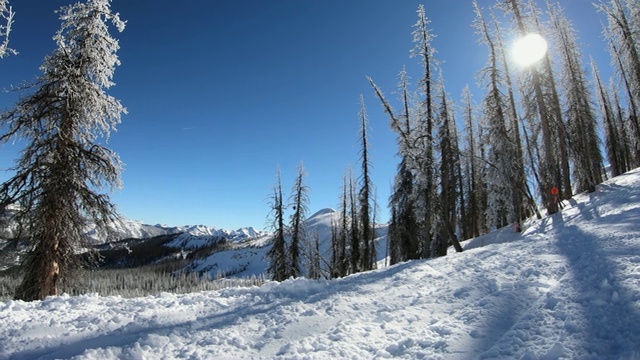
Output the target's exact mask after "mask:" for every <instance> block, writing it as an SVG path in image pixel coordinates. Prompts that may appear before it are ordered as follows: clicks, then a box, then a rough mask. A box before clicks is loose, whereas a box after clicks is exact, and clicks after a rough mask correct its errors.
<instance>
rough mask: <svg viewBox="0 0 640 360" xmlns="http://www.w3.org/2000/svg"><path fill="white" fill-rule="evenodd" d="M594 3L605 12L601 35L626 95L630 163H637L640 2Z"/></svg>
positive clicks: (639, 144) (639, 151)
mask: <svg viewBox="0 0 640 360" xmlns="http://www.w3.org/2000/svg"><path fill="white" fill-rule="evenodd" d="M596 7H597V8H598V10H600V11H603V12H604V13H605V14H606V15H607V19H608V23H609V25H608V29H606V30H605V37H606V39H607V41H608V43H609V46H610V49H611V57H612V59H613V64H614V65H615V66H616V67H617V71H618V75H619V76H620V78H621V79H622V80H623V82H622V83H623V85H624V87H625V90H626V91H625V92H626V94H627V96H628V101H629V107H630V110H631V111H630V116H629V118H628V121H629V123H630V126H629V127H630V128H631V129H632V138H633V142H634V144H633V152H634V157H633V158H634V165H639V166H640V119H639V116H638V111H639V110H638V109H639V108H640V45H639V42H640V15H638V14H639V13H640V11H639V10H638V8H640V6H639V5H638V4H637V2H636V1H626V3H623V2H622V0H609V4H604V3H599V4H597V5H596Z"/></svg>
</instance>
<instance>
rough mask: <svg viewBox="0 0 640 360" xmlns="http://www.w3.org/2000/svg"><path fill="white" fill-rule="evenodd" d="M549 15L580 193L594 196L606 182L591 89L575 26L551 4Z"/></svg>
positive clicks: (576, 181)
mask: <svg viewBox="0 0 640 360" xmlns="http://www.w3.org/2000/svg"><path fill="white" fill-rule="evenodd" d="M548 11H549V14H550V16H551V22H552V25H553V28H554V30H555V33H556V34H557V37H558V47H559V51H558V53H559V54H561V59H562V69H563V71H562V78H561V86H562V88H563V90H564V93H565V97H566V106H567V110H566V115H565V118H566V119H567V129H568V136H569V144H570V150H571V154H572V158H573V165H574V166H573V177H574V181H575V183H576V185H577V188H576V191H578V192H582V191H589V192H593V191H595V187H596V185H597V184H599V183H601V182H602V173H601V169H602V155H601V153H600V146H599V140H598V133H597V121H596V116H595V113H594V111H593V108H592V106H591V94H590V91H589V85H588V83H587V79H586V74H585V71H584V69H583V65H582V61H581V53H580V51H579V49H578V44H577V41H576V37H575V31H574V30H573V27H572V25H571V23H570V22H569V21H568V19H567V18H566V17H565V16H564V14H563V13H562V10H561V9H560V7H559V6H552V5H550V4H548Z"/></svg>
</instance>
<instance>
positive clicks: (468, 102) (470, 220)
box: [460, 86, 484, 239]
mask: <svg viewBox="0 0 640 360" xmlns="http://www.w3.org/2000/svg"><path fill="white" fill-rule="evenodd" d="M472 98H473V96H472V95H471V90H470V89H469V86H465V88H464V89H463V92H462V103H463V105H462V106H463V116H462V117H463V121H464V133H465V134H466V136H465V138H464V140H465V141H464V142H465V145H464V149H463V151H462V154H463V156H462V163H463V164H462V169H463V176H462V177H463V181H464V187H463V191H462V195H461V196H462V200H461V201H463V202H464V203H465V204H466V208H467V211H466V213H467V216H463V217H462V219H460V221H461V226H462V237H463V238H464V239H469V238H472V237H476V236H480V235H481V233H480V225H479V224H480V222H479V219H480V217H481V216H480V214H481V213H484V211H482V209H481V208H480V201H479V199H480V196H479V195H480V193H482V192H484V190H483V188H484V181H480V179H479V177H480V176H479V174H478V171H479V169H480V168H481V166H482V165H481V164H480V163H479V151H478V149H477V143H478V141H477V140H476V131H475V121H476V118H475V114H474V113H475V111H474V105H473V102H472ZM482 217H484V216H482Z"/></svg>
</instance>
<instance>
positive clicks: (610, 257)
mask: <svg viewBox="0 0 640 360" xmlns="http://www.w3.org/2000/svg"><path fill="white" fill-rule="evenodd" d="M465 246H466V249H467V250H466V251H465V252H463V253H460V254H455V253H452V254H451V255H449V256H447V257H444V258H439V259H434V260H428V261H413V262H408V263H403V264H399V265H396V266H393V267H390V268H386V269H381V270H377V271H373V272H369V273H364V274H358V275H355V276H350V277H347V278H344V279H339V280H334V281H310V280H305V279H297V280H290V281H285V282H283V283H267V284H265V285H264V286H262V287H260V288H257V287H255V288H245V289H226V290H222V291H216V292H203V293H196V294H185V295H172V294H160V295H158V296H154V297H146V298H137V299H122V298H119V297H100V296H98V295H87V296H80V297H68V296H60V297H51V298H48V299H46V300H45V301H42V302H33V303H24V302H21V301H9V302H4V303H2V302H0V358H1V359H57V358H73V359H161V358H166V359H172V358H183V359H213V358H217V359H236V358H259V359H262V358H265V359H270V358H282V359H301V358H306V359H377V358H380V359H383V358H405V359H416V358H429V359H432V358H435V359H439V358H442V359H476V358H477V359H494V358H495V359H498V358H499V359H504V358H516V359H561V358H566V359H576V358H580V359H639V358H640V171H634V172H632V173H629V174H626V175H623V176H620V177H618V178H616V179H614V180H613V181H610V182H608V183H606V184H604V185H602V186H601V187H600V188H599V190H598V191H597V192H596V193H593V194H588V195H579V196H576V197H575V198H574V199H572V200H571V201H569V202H565V208H564V210H563V211H562V212H561V213H559V214H556V215H554V216H552V217H548V218H545V219H543V220H541V221H535V222H532V223H530V224H529V225H528V227H527V229H526V230H525V231H524V232H523V233H522V234H516V233H514V232H513V231H511V229H507V228H505V229H502V230H500V231H498V232H495V233H492V234H490V235H488V236H484V237H482V238H478V239H474V240H472V241H470V242H467V243H466V244H465Z"/></svg>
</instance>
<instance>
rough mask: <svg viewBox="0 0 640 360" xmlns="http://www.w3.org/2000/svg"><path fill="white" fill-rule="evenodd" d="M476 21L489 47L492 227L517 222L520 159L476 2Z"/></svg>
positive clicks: (486, 105) (486, 107)
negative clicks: (515, 176)
mask: <svg viewBox="0 0 640 360" xmlns="http://www.w3.org/2000/svg"><path fill="white" fill-rule="evenodd" d="M474 5H475V9H476V21H475V23H474V26H475V27H476V30H477V32H478V33H479V35H480V37H481V42H482V43H484V44H485V45H487V47H488V48H489V64H488V65H487V66H486V67H485V68H484V69H483V70H482V71H481V73H480V77H481V82H482V83H484V84H485V87H486V88H487V95H486V96H485V99H484V102H483V116H484V118H485V120H484V121H485V122H486V124H487V125H488V129H487V130H488V134H487V136H488V143H489V144H491V146H490V147H489V154H488V164H487V165H488V167H487V175H488V176H487V179H488V182H487V196H488V211H487V214H486V216H487V222H488V223H489V226H490V227H492V228H500V227H502V226H505V225H507V224H508V223H511V222H517V221H518V220H519V219H518V216H519V214H516V208H514V206H513V205H514V204H513V202H512V199H513V198H514V197H515V196H516V194H518V193H519V191H520V189H518V187H519V186H520V184H518V183H517V182H516V181H514V179H513V177H512V175H513V173H512V169H513V167H514V166H513V163H514V162H516V161H518V159H516V158H515V155H516V154H517V152H516V149H515V146H516V144H515V141H514V140H513V139H512V138H511V136H510V134H509V132H508V130H507V126H508V123H509V118H508V115H509V111H508V105H507V104H508V99H506V98H505V96H504V95H503V93H502V88H503V87H504V84H503V80H502V79H503V78H504V77H503V76H502V74H501V72H500V69H499V60H500V54H499V49H497V48H496V44H495V40H494V38H493V35H492V34H491V33H490V31H489V27H488V25H487V22H486V21H485V19H484V16H483V14H482V10H481V9H480V7H479V6H478V5H477V3H475V2H474Z"/></svg>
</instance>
